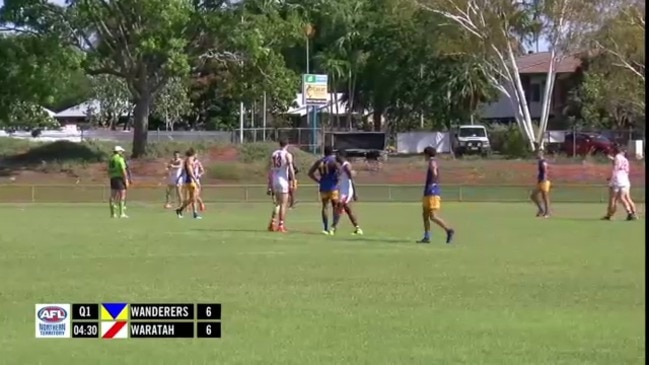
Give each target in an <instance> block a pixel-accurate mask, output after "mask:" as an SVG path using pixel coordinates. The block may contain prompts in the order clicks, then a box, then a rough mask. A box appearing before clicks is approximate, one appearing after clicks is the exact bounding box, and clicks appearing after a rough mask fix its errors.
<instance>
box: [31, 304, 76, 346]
mask: <svg viewBox="0 0 649 365" xmlns="http://www.w3.org/2000/svg"><path fill="white" fill-rule="evenodd" d="M35 312H36V313H35V314H36V319H35V320H36V338H69V337H70V316H69V313H70V304H36V311H35Z"/></svg>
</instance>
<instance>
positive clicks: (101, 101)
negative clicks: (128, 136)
mask: <svg viewBox="0 0 649 365" xmlns="http://www.w3.org/2000/svg"><path fill="white" fill-rule="evenodd" d="M90 85H91V90H92V96H93V98H92V101H96V105H91V106H90V107H89V108H88V114H89V115H88V117H89V118H90V120H91V121H92V122H93V123H94V124H95V125H98V126H101V127H109V128H110V129H113V130H114V129H115V127H116V126H117V123H118V122H119V119H120V118H121V117H122V116H123V115H128V114H131V112H132V110H133V105H132V104H131V103H130V99H131V95H130V92H129V90H128V85H127V84H126V80H124V79H122V78H119V77H116V76H113V75H98V76H92V77H90Z"/></svg>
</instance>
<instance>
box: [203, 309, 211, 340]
mask: <svg viewBox="0 0 649 365" xmlns="http://www.w3.org/2000/svg"><path fill="white" fill-rule="evenodd" d="M205 315H206V316H208V317H212V307H210V306H207V307H205ZM210 332H211V331H210ZM208 334H209V333H208Z"/></svg>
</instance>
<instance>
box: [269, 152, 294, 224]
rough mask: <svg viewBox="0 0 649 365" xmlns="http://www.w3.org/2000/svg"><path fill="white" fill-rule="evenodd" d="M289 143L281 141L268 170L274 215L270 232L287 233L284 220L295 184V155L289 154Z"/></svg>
mask: <svg viewBox="0 0 649 365" xmlns="http://www.w3.org/2000/svg"><path fill="white" fill-rule="evenodd" d="M287 149H288V143H287V142H286V141H284V140H280V141H279V149H278V150H276V151H275V152H273V153H272V155H271V156H270V161H269V169H268V190H267V192H268V195H271V196H272V197H273V204H274V208H273V213H272V214H271V217H270V223H269V224H268V230H269V231H278V232H286V228H285V226H284V220H285V219H286V210H287V208H288V195H289V191H290V189H291V184H293V183H294V182H295V170H294V169H293V155H291V154H290V153H289V152H288V150H287Z"/></svg>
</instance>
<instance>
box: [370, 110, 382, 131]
mask: <svg viewBox="0 0 649 365" xmlns="http://www.w3.org/2000/svg"><path fill="white" fill-rule="evenodd" d="M382 116H383V108H375V109H374V111H373V112H372V122H373V123H374V131H376V132H380V131H381V128H382V127H383V125H382V123H381V119H382V118H381V117H382Z"/></svg>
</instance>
